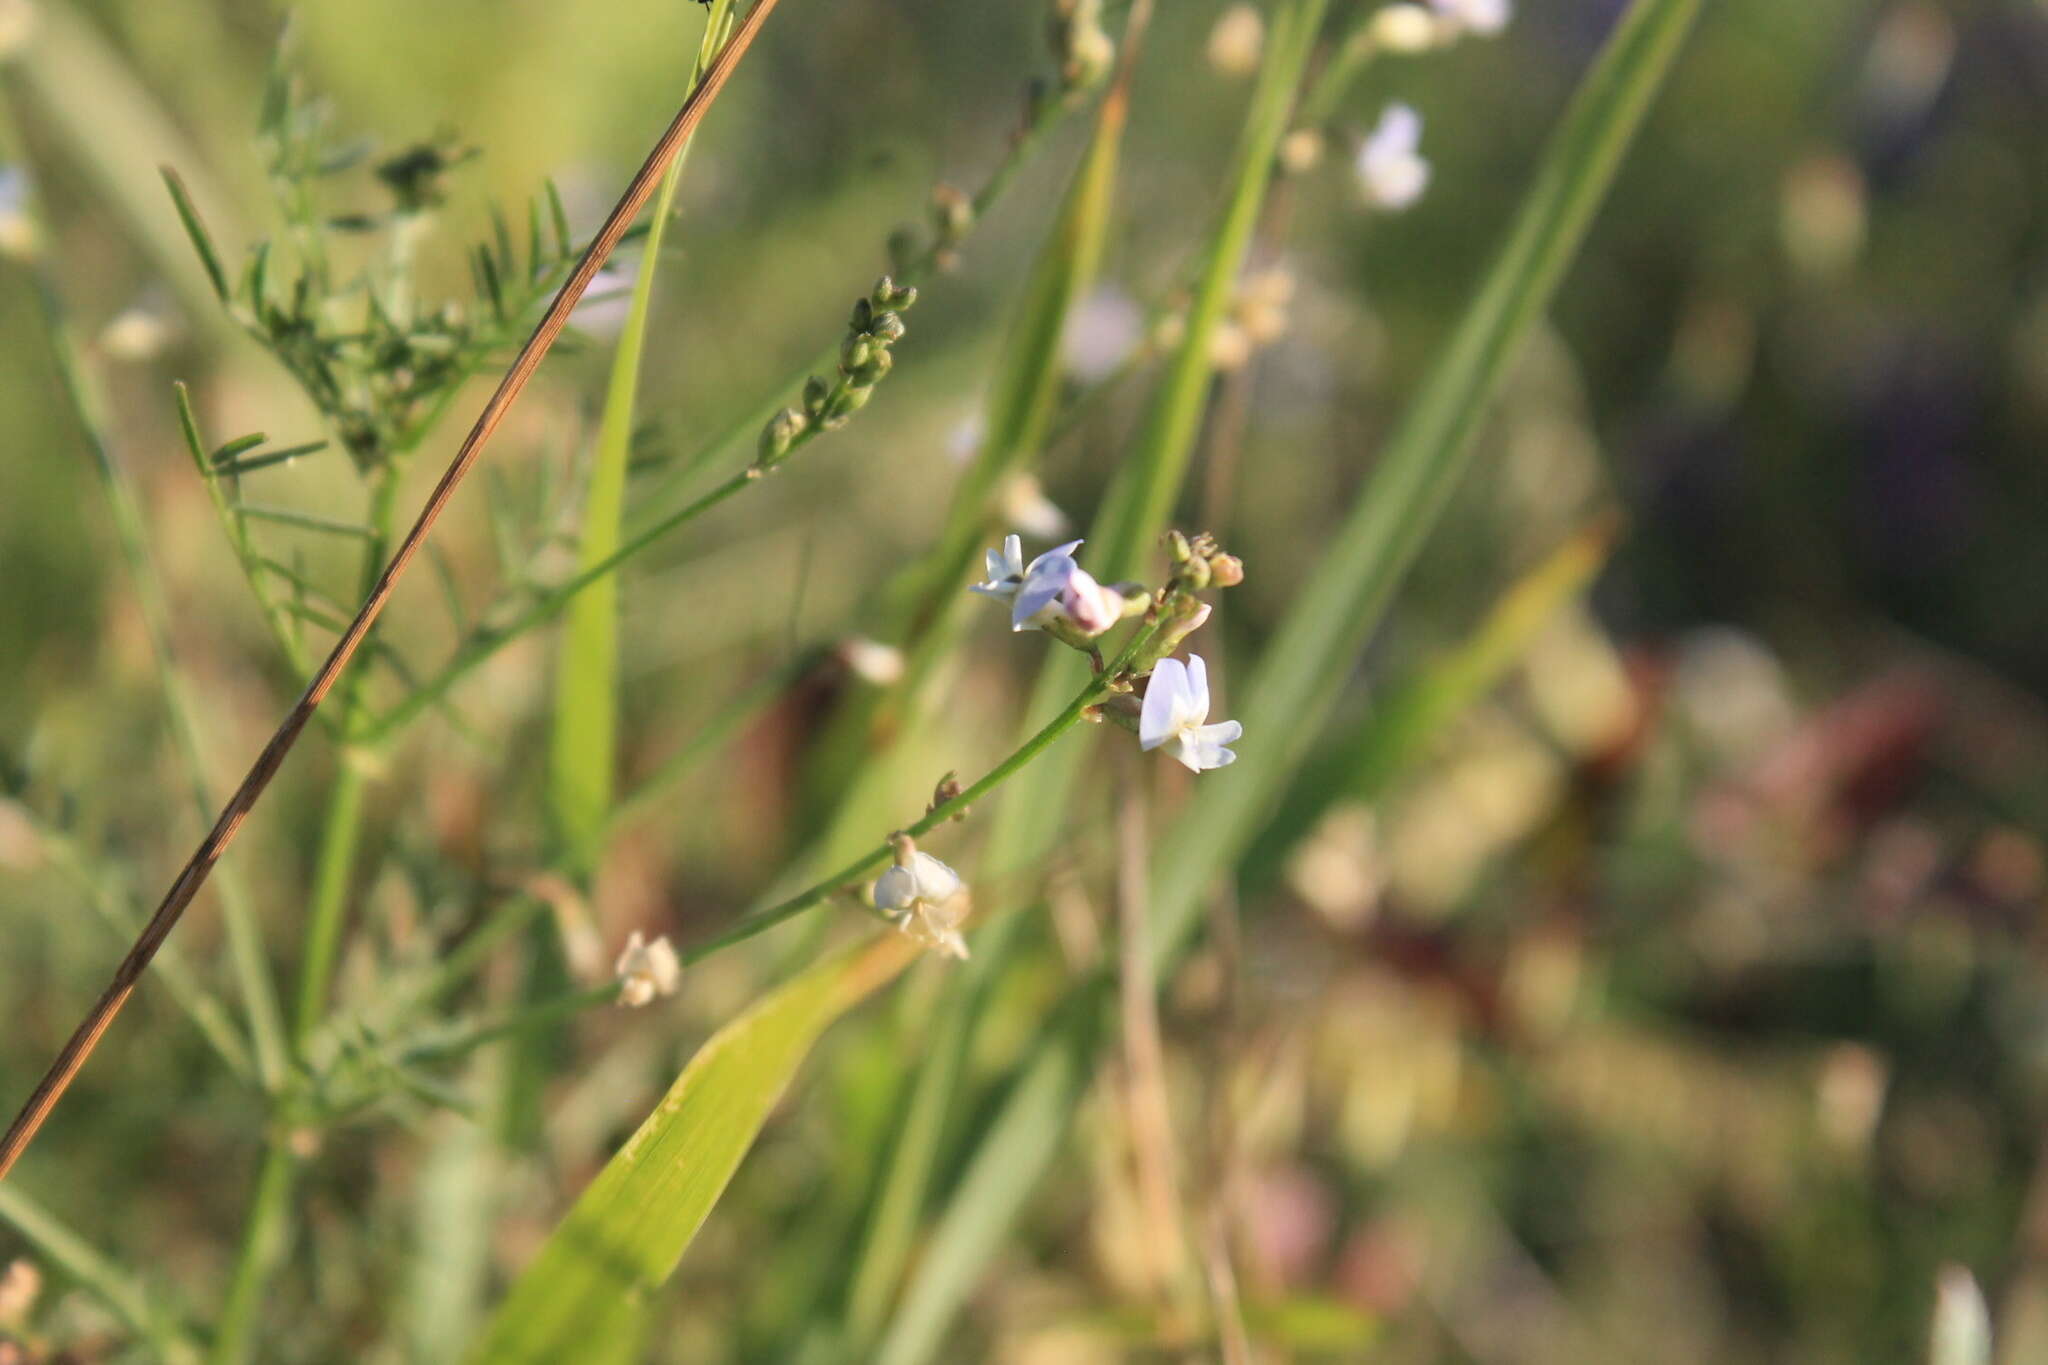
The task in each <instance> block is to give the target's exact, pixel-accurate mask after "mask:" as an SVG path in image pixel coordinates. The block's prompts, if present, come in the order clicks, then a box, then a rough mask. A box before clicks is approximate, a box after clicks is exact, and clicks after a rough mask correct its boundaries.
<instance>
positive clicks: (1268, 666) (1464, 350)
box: [1152, 0, 1700, 959]
mask: <svg viewBox="0 0 2048 1365" xmlns="http://www.w3.org/2000/svg"><path fill="white" fill-rule="evenodd" d="M1699 8H1700V0H1639V3H1637V4H1636V5H1635V6H1634V8H1632V9H1631V10H1630V11H1629V13H1628V15H1627V16H1626V17H1625V18H1624V19H1623V20H1622V21H1621V23H1620V25H1619V26H1618V27H1617V28H1616V30H1615V32H1614V34H1613V36H1612V37H1611V38H1609V39H1608V42H1607V45H1606V48H1605V49H1604V50H1603V52H1602V54H1601V56H1600V59H1599V61H1598V62H1597V63H1596V64H1595V65H1594V67H1593V70H1592V71H1591V72H1590V73H1589V74H1588V75H1587V77H1586V80H1585V82H1584V84H1583V85H1582V86H1581V87H1580V88H1579V91H1578V93H1577V94H1576V95H1575V96H1574V97H1573V99H1572V103H1571V107H1570V108H1569V109H1568V110H1567V111H1566V112H1565V116H1564V120H1563V122H1562V123H1561V124H1560V125H1559V127H1558V129H1557V131H1556V132H1555V133H1553V134H1552V136H1551V138H1550V142H1549V145H1548V146H1547V147H1546V148H1545V150H1544V153H1543V157H1542V160H1541V162H1540V163H1539V165H1538V167H1537V171H1536V176H1535V180H1534V182H1533V183H1532V184H1531V186H1530V189H1529V192H1528V195H1527V197H1526V198H1525V199H1524V200H1523V203H1522V207H1521V209H1520V211H1519V212H1518V213H1517V215H1516V219H1515V223H1514V226H1513V227H1512V229H1511V230H1510V231H1509V234H1508V238H1507V242H1506V245H1505V246H1504V247H1503V248H1502V249H1501V252H1500V255H1499V257H1498V258H1497V259H1496V260H1495V262H1494V264H1493V266H1492V267H1491V269H1490V270H1489V271H1488V273H1487V275H1486V278H1485V280H1484V282H1483V283H1482V284H1481V285H1480V288H1479V292H1478V293H1477V295H1475V296H1474V298H1473V301H1472V303H1471V304H1470V305H1469V306H1468V307H1467V309H1466V311H1465V313H1464V316H1463V317H1462V318H1461V319H1460V321H1459V324H1458V327H1457V330H1456V331H1455V332H1454V333H1453V334H1452V336H1451V337H1450V340H1449V341H1448V343H1447V344H1446V347H1445V349H1444V351H1443V353H1442V354H1441V355H1440V356H1439V357H1438V359H1437V362H1436V364H1435V366H1434V368H1433V369H1432V370H1431V372H1430V374H1429V377H1428V378H1427V380H1426V381H1425V382H1424V385H1423V388H1422V390H1421V392H1420V393H1418V394H1417V395H1416V398H1415V400H1414V402H1413V403H1412V405H1411V406H1410V407H1409V409H1408V412H1407V414H1406V416H1405V418H1404V419H1403V421H1402V423H1401V425H1400V427H1399V429H1398V430H1397V431H1396V432H1395V434H1394V436H1393V439H1392V441H1391V442H1390V443H1389V445H1388V447H1387V449H1386V451H1385V452H1384V453H1383V454H1382V455H1381V456H1380V460H1379V463H1378V464H1377V465H1376V466H1375V467H1374V469H1373V474H1372V478H1371V479H1370V480H1368V481H1367V483H1366V485H1365V487H1364V488H1363V489H1362V490H1361V491H1360V494H1359V498H1358V501H1357V503H1356V504H1355V506H1354V507H1353V510H1352V512H1351V515H1350V517H1349V518H1347V520H1346V521H1345V523H1344V525H1343V527H1342V528H1341V529H1340V530H1339V531H1338V533H1337V536H1336V538H1335V540H1334V542H1333V543H1332V545H1331V548H1330V549H1329V551H1328V552H1327V553H1325V554H1324V555H1323V557H1322V559H1321V560H1320V561H1319V562H1318V564H1317V565H1316V567H1315V568H1314V570H1313V571H1312V572H1311V573H1310V575H1309V577H1308V580H1307V582H1306V584H1305V585H1304V587H1303V590H1302V594H1301V597H1300V598H1299V600H1298V601H1297V602H1296V603H1295V605H1294V607H1293V608H1292V609H1291V610H1290V611H1289V612H1288V613H1287V615H1286V617H1285V618H1284V619H1283V620H1282V622H1281V626H1280V629H1279V631H1278V633H1277V634H1276V635H1275V637H1274V639H1273V640H1272V642H1271V644H1270V645H1268V647H1267V650H1266V654H1265V657H1264V658H1263V659H1262V660H1261V661H1260V664H1259V667H1258V670H1257V672H1256V673H1255V674H1254V675H1253V677H1252V679H1251V681H1250V684H1249V685H1248V686H1247V687H1246V688H1245V690H1244V694H1243V701H1242V704H1241V705H1240V706H1239V707H1238V708H1237V714H1238V719H1240V720H1241V721H1242V722H1243V724H1244V728H1245V734H1246V735H1247V736H1248V737H1250V736H1256V737H1257V739H1256V741H1255V742H1254V741H1248V742H1247V743H1246V744H1245V745H1244V746H1243V748H1241V749H1240V750H1239V752H1240V754H1241V755H1242V761H1241V762H1239V763H1238V764H1236V765H1235V766H1233V767H1232V768H1231V769H1230V770H1229V771H1228V772H1226V773H1220V774H1217V775H1216V777H1214V778H1213V779H1211V780H1210V781H1208V782H1206V783H1205V784H1204V787H1203V790H1202V793H1201V797H1202V799H1201V800H1199V801H1197V802H1195V803H1193V805H1192V806H1191V807H1190V809H1189V812H1188V814H1187V816H1186V817H1185V818H1184V819H1183V820H1182V821H1181V822H1180V823H1179V824H1178V825H1177V826H1176V827H1175V828H1174V830H1173V831H1172V833H1171V835H1170V836H1169V838H1168V840H1167V843H1166V846H1165V848H1164V849H1163V850H1162V851H1161V853H1160V856H1159V858H1158V860H1157V867H1156V870H1155V874H1154V882H1153V904H1152V914H1153V916H1154V919H1155V923H1156V927H1157V933H1156V935H1155V937H1154V948H1155V953H1156V954H1157V956H1158V957H1159V958H1161V959H1164V958H1170V957H1171V956H1173V955H1174V953H1175V951H1176V950H1177V949H1178V948H1179V947H1180V946H1181V945H1182V944H1183V943H1184V942H1185V940H1186V938H1187V937H1188V935H1189V933H1190V932H1191V931H1192V930H1193V929H1194V927H1195V924H1196V922H1197V919H1198V916H1199V907H1200V903H1201V894H1202V890H1203V888H1204V887H1206V886H1208V885H1210V884H1211V883H1212V882H1213V881H1214V880H1215V878H1216V877H1217V876H1218V875H1219V874H1220V873H1221V872H1222V871H1223V870H1224V869H1226V868H1228V867H1229V866H1230V865H1231V863H1232V862H1233V861H1234V860H1235V859H1236V857H1237V855H1238V853H1239V852H1240V851H1241V850H1242V849H1243V848H1244V846H1245V843H1246V841H1247V840H1249V839H1250V838H1251V837H1252V835H1253V834H1254V833H1255V832H1256V828H1257V822H1258V819H1259V814H1260V812H1261V811H1263V810H1265V809H1267V808H1268V807H1269V805H1270V803H1271V802H1272V801H1273V800H1274V799H1275V798H1276V797H1277V796H1278V795H1279V793H1280V790H1281V789H1282V787H1283V786H1284V784H1285V783H1286V781H1287V779H1288V775H1289V774H1290V773H1291V772H1292V771H1293V770H1294V767H1295V764H1296V762H1297V761H1298V760H1299V758H1300V757H1301V755H1302V754H1303V752H1304V751H1305V749H1306V748H1307V746H1308V745H1309V744H1310V743H1312V742H1313V740H1314V738H1315V735H1316V733H1317V731H1318V730H1319V728H1320V722H1321V721H1322V719H1323V718H1324V717H1325V716H1326V715H1327V714H1328V711H1329V708H1330V705H1331V703H1332V701H1333V700H1334V699H1335V697H1336V696H1337V694H1338V693H1339V692H1340V691H1341V690H1342V688H1343V686H1344V682H1345V679H1346V678H1347V677H1348V676H1349V674H1350V672H1351V669H1352V666H1353V661H1354V660H1355V659H1356V658H1357V657H1358V655H1359V653H1360V651H1361V650H1363V648H1364V647H1365V642H1366V640H1367V639H1368V638H1369V637H1370V635H1371V634H1372V632H1373V630H1374V629H1375V627H1377V626H1378V624H1379V622H1380V620H1381V618H1382V617H1384V615H1385V614H1386V610H1387V605H1388V603H1389V602H1390V601H1391V600H1392V598H1393V594H1394V590H1395V588H1396V587H1397V586H1398V585H1399V583H1400V581H1401V578H1402V576H1403V575H1404V574H1405V573H1406V572H1407V570H1408V567H1409V565H1411V564H1412V563H1413V562H1414V560H1415V557H1416V555H1417V554H1418V553H1419V552H1420V551H1421V549H1422V545H1423V543H1424V541H1425V540H1427V539H1428V537H1429V534H1430V532H1431V530H1432V529H1433V528H1434V527H1435V525H1436V523H1437V521H1438V519H1439V518H1440V517H1441V516H1442V514H1443V510H1444V507H1445V505H1446V504H1447V503H1448V502H1449V500H1450V497H1451V493H1452V492H1453V490H1454V489H1456V487H1457V485H1458V482H1459V480H1460V478H1461V477H1462V476H1463V474H1464V472H1465V470H1466V468H1467V466H1468V465H1469V464H1470V462H1471V455H1472V450H1473V444H1474V443H1473V437H1474V436H1475V435H1476V434H1477V432H1478V430H1479V426H1480V423H1481V422H1482V421H1484V420H1485V417H1486V413H1487V409H1488V400H1489V399H1491V398H1492V396H1493V394H1494V392H1495V390H1496V389H1497V388H1498V387H1499V384H1500V381H1501V379H1502V377H1503V376H1504V375H1505V374H1506V372H1507V369H1508V366H1509V364H1510V363H1511V362H1512V361H1513V360H1514V358H1515V356H1516V355H1517V354H1518V352H1519V350H1520V346H1521V343H1522V341H1523V340H1524V339H1525V338H1526V337H1527V336H1528V334H1529V331H1530V329H1531V328H1532V327H1533V326H1534V325H1535V324H1536V323H1537V322H1538V321H1539V320H1540V319H1541V318H1542V316H1543V313H1544V311H1545V310H1546V309H1547V308H1548V307H1549V306H1550V301H1551V299H1552V297H1554V296H1555V294H1556V293H1557V289H1558V285H1559V283H1560V282H1561V281H1562V279H1563V277H1564V272H1565V268H1566V266H1568V265H1569V264H1570V263H1571V260H1572V258H1573V256H1574V255H1575V254H1576V253H1577V251H1578V248H1579V244H1580V243H1581V242H1582V241H1584V240H1585V235H1586V229H1587V227H1588V226H1589V225H1590V223H1591V222H1592V218H1593V213H1594V210H1595V209H1597V208H1598V207H1599V205H1600V203H1601V201H1602V199H1604V198H1605V197H1606V193H1607V189H1608V187H1609V186H1610V185H1611V184H1612V183H1613V181H1614V175H1615V172H1616V170H1617V169H1618V168H1619V167H1620V164H1621V159H1622V155H1623V153H1624V152H1626V151H1627V150H1628V146H1629V143H1630V141H1631V140H1632V139H1633V137H1634V136H1635V133H1636V130H1637V129H1638V128H1639V127H1640V126H1641V125H1642V121H1643V118H1644V116H1645V114H1647V112H1648V110H1649V106H1650V101H1651V99H1652V97H1653V96H1654V95H1655V94H1656V93H1657V91H1658V89H1659V88H1660V87H1661V86H1662V85H1663V82H1664V77H1665V75H1666V73H1667V72H1669V70H1670V69H1671V64H1672V62H1673V60H1674V59H1675V58H1676V56H1677V55H1678V50H1679V48H1680V46H1681V45H1682V44H1683V42H1684V39H1685V35H1686V33H1687V31H1688V30H1689V29H1690V28H1691V26H1692V22H1693V19H1694V18H1695V16H1696V15H1697V14H1698V12H1699Z"/></svg>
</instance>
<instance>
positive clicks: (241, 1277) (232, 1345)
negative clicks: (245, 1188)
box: [213, 1132, 299, 1365]
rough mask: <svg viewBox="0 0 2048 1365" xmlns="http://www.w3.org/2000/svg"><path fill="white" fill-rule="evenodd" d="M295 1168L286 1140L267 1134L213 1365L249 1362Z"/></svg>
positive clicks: (286, 1224)
mask: <svg viewBox="0 0 2048 1365" xmlns="http://www.w3.org/2000/svg"><path fill="white" fill-rule="evenodd" d="M298 1165H299V1159H298V1157H297V1156H296V1155H295V1154H294V1153H293V1152H292V1149H291V1140H290V1135H289V1134H288V1133H284V1132H272V1133H269V1134H268V1135H267V1140H266V1141H265V1143H264V1148H263V1164H262V1166H261V1167H260V1168H259V1169H258V1171H257V1173H256V1193H255V1196H254V1197H253V1198H252V1199H251V1200H250V1201H249V1214H248V1217H247V1219H246V1220H245V1221H244V1222H243V1224H242V1245H241V1250H240V1251H239V1253H237V1256H236V1259H235V1273H234V1278H233V1279H232V1280H230V1281H229V1282H228V1292H227V1297H226V1298H225V1299H224V1300H223V1301H222V1303H221V1310H220V1320H219V1321H218V1322H217V1323H216V1324H215V1326H214V1337H213V1360H214V1361H215V1365H239V1362H241V1361H244V1360H247V1359H248V1358H249V1351H250V1348H251V1346H252V1345H253V1344H254V1343H253V1337H254V1336H255V1331H256V1318H257V1314H258V1310H259V1309H260V1308H261V1307H262V1303H263V1291H264V1289H265V1288H266V1287H267V1286H268V1284H269V1281H270V1271H271V1269H272V1268H273V1267H274V1266H276V1265H277V1264H278V1263H279V1262H280V1261H282V1260H283V1259H284V1251H285V1240H286V1235H287V1233H288V1231H289V1229H290V1221H291V1220H290V1215H291V1203H292V1187H293V1185H294V1184H295V1183H296V1177H297V1175H298Z"/></svg>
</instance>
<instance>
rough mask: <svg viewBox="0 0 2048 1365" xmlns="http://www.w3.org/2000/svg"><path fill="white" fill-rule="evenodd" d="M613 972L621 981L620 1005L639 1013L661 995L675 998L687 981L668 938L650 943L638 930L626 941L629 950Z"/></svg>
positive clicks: (622, 954) (622, 956) (680, 960)
mask: <svg viewBox="0 0 2048 1365" xmlns="http://www.w3.org/2000/svg"><path fill="white" fill-rule="evenodd" d="M613 970H614V971H615V972H617V973H618V978H619V1003H620V1004H621V1005H624V1006H625V1007H626V1008H627V1009H636V1010H637V1009H639V1008H640V1007H641V1006H643V1005H650V1004H652V1003H654V1001H655V1000H656V999H657V998H659V997H661V996H665V995H674V994H675V993H676V987H677V986H678V985H680V984H681V983H682V979H683V963H682V959H680V958H678V957H677V956H676V950H675V945H674V944H672V943H670V942H669V941H668V939H667V938H665V937H663V938H657V939H655V940H654V942H652V943H649V942H647V941H646V940H644V939H643V938H641V936H640V931H639V930H638V929H635V930H634V931H633V936H632V937H631V938H629V939H627V940H626V950H625V951H624V952H622V953H620V954H619V963H618V966H617V967H615V968H613Z"/></svg>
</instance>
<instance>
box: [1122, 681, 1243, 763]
mask: <svg viewBox="0 0 2048 1365" xmlns="http://www.w3.org/2000/svg"><path fill="white" fill-rule="evenodd" d="M1208 719H1209V669H1208V666H1207V665H1206V664H1204V663H1203V662H1202V656H1201V655H1199V654H1190V655H1188V661H1187V663H1185V664H1183V663H1181V661H1180V660H1178V659H1161V660H1160V661H1159V666H1158V667H1157V668H1155V669H1153V670H1152V681H1151V682H1150V683H1148V684H1146V686H1145V706H1144V709H1143V710H1142V711H1140V712H1139V714H1138V746H1139V747H1140V748H1142V749H1146V750H1152V749H1157V748H1160V747H1161V746H1170V752H1171V753H1172V755H1173V757H1174V758H1176V759H1178V760H1179V761H1180V762H1181V763H1182V764H1184V765H1185V766H1186V767H1187V769H1188V770H1189V771H1190V772H1197V773H1198V772H1201V771H1203V770H1204V769H1207V768H1221V767H1225V766H1226V765H1228V764H1231V763H1235V762H1236V761H1237V755H1236V754H1234V753H1232V752H1231V751H1230V750H1228V749H1226V748H1224V747H1223V746H1224V745H1226V744H1232V743H1235V742H1236V741H1237V740H1238V739H1239V738H1240V737H1241V736H1242V735H1243V734H1244V727H1243V726H1242V725H1239V724H1238V723H1237V722H1236V721H1234V720H1226V721H1221V722H1219V723H1217V724H1215V725H1210V724H1208V723H1207V722H1208Z"/></svg>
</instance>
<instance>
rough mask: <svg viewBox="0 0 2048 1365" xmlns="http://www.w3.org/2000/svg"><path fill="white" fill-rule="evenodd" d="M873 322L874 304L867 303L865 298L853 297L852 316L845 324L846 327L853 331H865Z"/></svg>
mask: <svg viewBox="0 0 2048 1365" xmlns="http://www.w3.org/2000/svg"><path fill="white" fill-rule="evenodd" d="M874 322H875V305H874V304H872V303H869V302H868V301H867V300H866V299H855V300H854V303H853V317H852V319H851V320H850V321H849V322H848V323H847V324H846V325H847V327H848V329H849V330H851V331H855V332H866V331H867V330H868V329H869V328H870V327H872V326H874Z"/></svg>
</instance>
